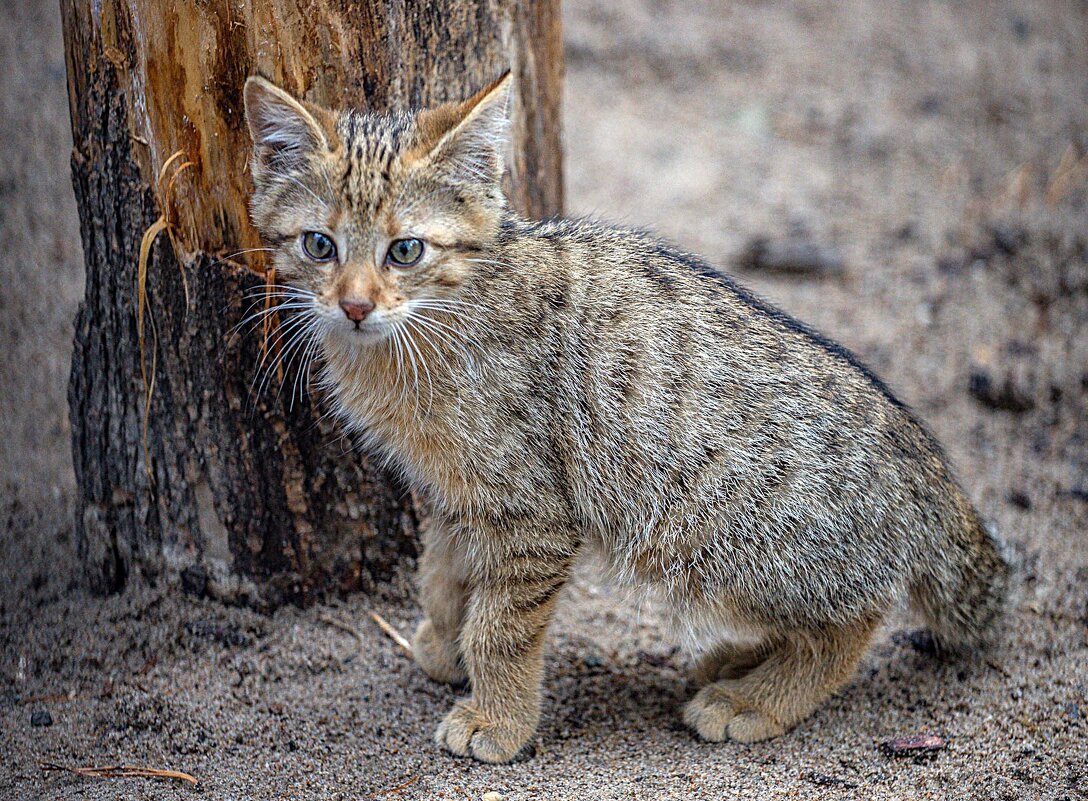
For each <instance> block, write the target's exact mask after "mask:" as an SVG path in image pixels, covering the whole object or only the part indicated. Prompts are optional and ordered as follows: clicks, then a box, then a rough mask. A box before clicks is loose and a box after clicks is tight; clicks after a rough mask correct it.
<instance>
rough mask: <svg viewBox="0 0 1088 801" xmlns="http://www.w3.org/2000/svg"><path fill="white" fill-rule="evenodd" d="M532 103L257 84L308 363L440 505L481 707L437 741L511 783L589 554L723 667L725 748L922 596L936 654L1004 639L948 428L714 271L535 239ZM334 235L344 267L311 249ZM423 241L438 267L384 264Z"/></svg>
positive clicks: (452, 638)
mask: <svg viewBox="0 0 1088 801" xmlns="http://www.w3.org/2000/svg"><path fill="white" fill-rule="evenodd" d="M508 91H509V81H508V79H504V80H501V81H499V82H497V83H496V84H494V85H492V86H490V87H488V88H486V89H485V90H483V91H481V92H480V93H479V94H477V95H476V96H474V97H473V98H470V99H469V100H468V101H465V102H464V103H461V104H456V105H450V106H446V107H443V108H441V109H439V110H436V111H430V112H421V113H419V114H417V115H414V116H413V115H411V114H401V115H397V116H388V117H382V116H374V115H366V114H360V113H358V112H350V111H349V112H344V113H341V114H338V115H332V114H331V112H324V111H317V110H314V109H313V108H312V107H306V106H303V105H301V104H299V103H297V102H296V101H294V100H292V99H291V98H290V97H288V96H287V95H285V94H284V93H283V92H281V91H280V90H278V89H276V88H275V87H273V86H271V85H270V84H267V83H266V82H263V81H261V80H259V79H251V80H250V81H249V83H247V86H246V112H247V118H248V120H249V121H250V127H251V130H252V131H253V134H254V139H255V143H256V146H255V154H254V160H253V173H254V178H255V182H256V192H255V194H254V197H253V204H252V210H253V218H254V220H255V222H256V224H257V225H258V227H259V228H260V230H261V231H262V233H263V234H264V235H265V237H266V238H267V239H268V240H269V242H271V243H273V244H274V245H275V246H276V256H275V264H276V267H277V269H278V273H279V274H280V275H283V276H286V277H287V279H288V284H289V286H288V287H287V288H281V289H280V290H279V291H280V292H281V293H282V294H283V295H284V297H285V298H286V299H287V300H289V301H290V304H289V305H294V304H297V308H298V317H297V318H296V321H297V322H296V325H295V328H294V329H291V331H290V332H289V333H290V336H292V337H294V338H291V339H290V340H289V341H288V343H287V345H286V349H287V350H288V351H289V352H290V351H291V349H292V348H294V349H295V352H302V353H304V354H306V355H307V356H309V355H313V354H318V353H319V354H320V357H321V361H322V364H323V384H324V386H325V388H326V390H327V391H328V393H329V395H330V397H331V399H332V402H333V405H334V407H335V408H336V410H337V411H338V413H339V414H340V416H341V417H342V419H343V420H344V421H345V423H346V425H347V427H348V428H349V429H350V430H351V431H352V432H354V433H356V434H357V435H358V436H359V437H360V438H361V439H362V441H363V442H364V443H365V444H366V445H367V447H369V448H370V449H372V450H373V451H374V452H375V453H378V454H380V455H382V456H383V457H384V458H385V459H386V460H387V461H388V462H389V464H390V465H392V466H393V467H395V468H396V469H398V470H399V471H401V472H402V473H403V475H404V476H405V477H406V479H407V480H408V481H409V482H410V483H411V484H412V486H413V487H414V488H415V489H416V490H417V491H419V492H420V493H421V494H422V495H423V496H425V497H426V498H427V500H428V502H429V504H430V505H431V506H432V507H433V510H434V514H433V516H432V519H431V522H430V526H429V527H428V529H427V531H426V533H425V537H424V554H423V557H422V560H421V564H420V582H421V602H422V605H423V609H424V613H425V618H424V620H423V622H422V623H421V624H420V626H419V630H418V631H417V633H416V637H415V643H414V646H415V651H416V656H417V659H418V661H419V663H420V665H421V666H422V667H423V669H424V670H425V671H427V673H428V674H429V675H430V676H432V677H433V678H435V679H437V680H439V681H447V682H460V681H463V680H465V679H466V678H467V679H468V681H469V682H470V683H471V688H472V695H471V697H470V698H469V699H467V700H465V701H463V702H460V703H458V704H457V705H456V706H455V707H454V709H453V710H452V711H451V712H450V713H449V715H448V716H447V717H446V719H445V720H444V721H443V722H442V724H441V725H440V726H439V728H438V732H437V735H436V736H437V739H438V741H439V742H440V743H441V744H443V745H444V746H446V747H447V748H449V749H450V750H452V751H454V752H455V753H458V754H469V755H472V756H474V757H476V758H478V759H482V760H486V761H490V762H501V761H505V760H508V759H510V758H512V757H513V756H514V755H515V754H516V753H517V752H518V750H519V749H520V748H521V747H522V746H523V745H524V744H525V743H526V742H527V741H528V739H529V738H530V737H531V736H532V734H533V731H534V729H535V728H536V725H537V721H538V719H539V715H540V684H541V673H542V660H543V656H542V655H543V648H544V635H545V630H546V628H547V626H548V622H549V620H550V617H551V614H552V610H553V608H554V605H555V601H556V597H557V595H558V593H559V591H560V590H561V589H562V587H563V585H564V583H565V582H566V581H567V578H568V576H569V574H570V570H571V566H572V565H573V563H574V561H575V559H576V558H577V557H578V556H579V555H580V554H581V553H583V552H584V551H587V550H593V551H596V552H598V553H600V554H601V555H602V557H603V559H604V561H605V563H606V564H607V565H608V567H609V569H610V571H611V573H612V574H613V576H614V577H615V578H616V579H617V580H619V581H624V582H631V583H634V584H638V585H641V586H648V587H651V588H653V589H655V590H656V591H657V592H658V593H659V594H660V595H662V596H663V597H664V599H665V600H666V601H667V602H668V603H669V604H670V607H671V609H672V610H673V611H674V613H675V615H676V619H677V621H678V625H679V626H680V627H681V630H682V631H684V632H685V633H686V634H687V635H688V637H689V639H690V640H691V641H692V642H693V643H694V644H696V645H698V646H700V647H702V648H703V649H705V650H706V651H707V656H706V657H705V658H704V661H703V665H702V673H703V675H704V677H705V680H706V681H707V682H708V683H707V685H706V686H705V687H704V688H703V689H702V690H700V691H699V693H698V694H697V695H696V696H695V697H694V698H693V699H692V701H691V702H690V703H689V704H688V706H687V708H686V711H685V715H684V717H685V720H686V721H687V722H688V723H689V724H690V725H691V726H692V727H693V728H694V729H695V730H696V731H697V732H698V733H699V734H700V735H701V736H703V737H705V738H707V739H710V740H721V739H724V738H726V737H732V738H734V739H738V740H743V741H752V740H758V739H763V738H766V737H771V736H775V735H778V734H781V733H783V732H785V731H786V730H788V729H789V728H790V727H792V726H793V725H795V724H796V723H797V722H798V721H800V720H802V719H804V718H805V717H807V716H808V715H809V714H811V713H812V711H813V710H814V709H815V708H816V707H817V706H818V705H819V704H820V703H821V702H822V701H823V700H824V699H826V698H827V697H828V696H829V695H830V694H831V693H833V692H835V691H836V690H837V689H838V688H839V687H841V686H842V684H843V683H844V682H846V681H847V680H848V679H849V677H850V676H851V675H852V673H853V670H854V668H855V666H856V664H857V662H858V660H859V659H860V658H861V657H862V655H863V654H864V653H865V650H866V648H867V645H868V643H869V640H870V638H871V636H872V632H873V630H874V629H875V627H876V626H877V625H878V624H879V622H880V621H881V620H882V619H883V617H884V616H885V615H886V613H887V612H888V610H889V609H891V608H892V607H893V606H895V605H896V603H897V602H898V601H899V599H900V598H901V597H902V596H903V595H905V594H909V595H910V597H912V598H913V600H914V601H915V603H916V604H917V606H918V607H919V608H920V609H921V610H922V612H924V614H925V615H926V617H927V619H928V621H929V623H930V625H931V627H932V629H933V630H934V632H935V634H936V635H937V637H938V638H939V640H940V642H941V643H943V644H945V645H947V646H949V647H961V646H962V647H969V648H973V647H977V646H980V645H983V644H985V643H986V642H987V641H988V640H989V639H990V638H991V636H992V633H993V630H994V624H995V622H996V620H997V618H998V616H999V614H1000V611H1001V608H1002V604H1003V601H1004V597H1005V593H1006V585H1007V582H1008V569H1007V566H1006V564H1005V562H1004V560H1003V559H1002V557H1001V556H1000V554H999V552H998V549H997V546H996V544H995V542H994V540H993V539H992V537H991V536H990V535H989V534H988V533H987V531H986V529H985V527H984V526H983V524H982V522H981V520H980V518H979V516H978V514H977V513H976V511H975V509H974V508H973V507H972V505H971V503H970V502H969V501H968V500H967V499H966V497H965V496H964V495H963V493H962V491H961V490H960V488H959V487H958V486H957V484H956V482H955V480H954V479H953V477H952V475H951V472H950V470H949V468H948V465H947V462H946V460H945V458H944V456H943V455H942V453H941V450H940V448H939V446H938V445H937V443H936V442H935V441H934V439H933V438H932V436H930V434H929V433H927V431H926V430H925V429H924V428H923V427H922V426H921V425H920V424H919V423H918V421H917V420H916V419H915V418H914V417H913V415H912V414H911V413H910V411H909V410H908V409H906V408H905V407H904V406H903V404H902V403H900V402H899V401H898V400H897V399H896V398H895V397H894V396H893V395H892V394H891V393H890V392H889V391H888V389H887V388H886V387H885V386H884V385H883V384H882V383H881V382H880V381H879V379H877V378H875V377H874V376H873V375H872V374H871V373H870V372H869V371H868V370H867V369H866V368H865V367H864V366H863V365H861V364H860V363H859V362H858V360H857V359H856V358H855V357H854V356H853V355H852V354H850V353H849V352H848V351H846V350H845V349H843V348H842V347H840V346H839V345H837V344H835V343H833V342H830V341H828V340H826V339H824V338H823V337H821V336H820V335H818V334H816V333H815V332H812V331H811V330H809V329H808V328H806V327H805V326H804V325H802V324H800V323H798V322H797V321H795V320H793V319H792V318H790V317H789V316H787V315H786V314H784V313H783V312H781V311H779V310H778V309H775V308H773V307H772V306H770V305H768V304H766V303H765V302H763V301H761V300H759V299H758V298H756V297H754V296H752V295H751V294H750V293H749V292H747V291H746V290H745V289H743V288H742V287H740V286H739V285H737V284H736V283H735V282H734V281H733V280H732V279H731V278H729V277H727V276H725V275H723V274H721V273H719V272H717V271H715V270H712V269H710V268H709V267H707V266H706V265H704V264H703V263H702V262H701V261H699V260H698V259H697V258H695V257H692V256H690V255H688V254H685V253H681V252H679V251H677V250H675V249H673V248H672V247H670V246H669V245H667V244H665V243H662V242H660V241H658V240H656V239H654V238H653V237H651V236H648V235H646V234H643V233H639V232H636V231H628V230H622V229H617V228H612V227H608V226H605V225H602V224H600V223H596V222H593V221H588V220H580V221H579V220H553V221H547V222H530V221H526V220H522V219H519V218H518V217H517V216H516V215H515V214H514V213H512V212H511V210H510V209H509V208H508V207H507V205H506V201H505V199H504V197H503V195H502V192H501V189H500V178H501V175H502V156H501V152H502V150H501V149H502V147H503V142H504V126H505V104H506V98H507V93H508ZM330 119H333V120H335V124H334V125H333V127H332V129H330V123H329V122H328V121H329V120H330ZM311 230H316V231H320V232H323V233H325V234H327V235H329V236H331V237H332V238H333V239H334V240H335V242H336V244H337V248H338V252H339V256H338V259H337V260H336V261H335V262H333V263H330V264H315V263H313V262H312V261H310V260H308V259H307V258H306V257H305V256H304V254H303V252H302V250H301V248H300V245H299V237H300V236H301V235H302V234H303V232H305V231H311ZM409 237H410V238H418V239H421V240H423V241H424V242H425V246H426V255H425V257H424V258H423V260H422V261H421V262H420V264H419V265H417V266H415V267H412V268H407V269H402V268H399V267H394V266H390V265H389V264H388V263H387V262H386V260H385V253H386V251H387V249H388V247H389V245H390V243H391V241H393V240H395V239H398V238H409ZM360 299H362V300H366V301H370V302H373V303H374V304H375V305H376V309H375V311H374V312H373V313H371V315H370V316H369V317H367V318H366V320H365V322H364V323H361V324H360V325H359V326H356V325H355V324H354V323H352V322H350V321H349V320H347V319H346V318H345V316H344V314H343V313H341V311H340V309H339V307H338V304H339V303H340V302H341V301H343V300H360Z"/></svg>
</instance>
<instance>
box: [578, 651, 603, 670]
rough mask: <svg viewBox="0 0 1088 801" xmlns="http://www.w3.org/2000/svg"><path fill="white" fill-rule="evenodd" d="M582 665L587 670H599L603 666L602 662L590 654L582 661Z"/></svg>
mask: <svg viewBox="0 0 1088 801" xmlns="http://www.w3.org/2000/svg"><path fill="white" fill-rule="evenodd" d="M582 663H583V664H584V665H585V666H586V667H587V668H599V667H600V666H601V665H603V664H604V661H603V660H602V659H601V658H600V657H599V656H597V655H596V654H590V655H589V656H587V657H585V658H584V659H582Z"/></svg>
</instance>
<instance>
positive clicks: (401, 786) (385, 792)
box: [367, 613, 419, 798]
mask: <svg viewBox="0 0 1088 801" xmlns="http://www.w3.org/2000/svg"><path fill="white" fill-rule="evenodd" d="M371 614H373V613H371ZM418 781H419V776H418V774H417V775H415V776H413V777H412V778H410V779H409V780H408V781H406V782H404V783H403V784H398V785H397V786H396V787H387V788H386V789H384V790H378V791H376V792H373V793H371V794H370V795H368V796H367V798H377V797H378V796H381V795H390V794H392V793H399V792H401V791H402V790H404V789H405V788H406V787H411V786H412V785H413V784H415V783H416V782H418Z"/></svg>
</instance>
